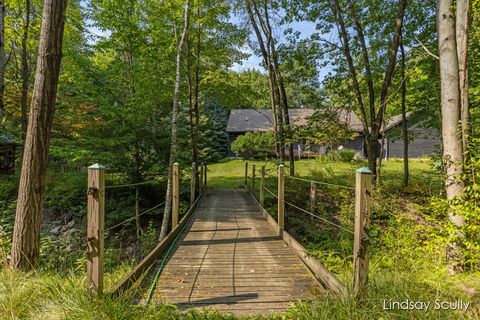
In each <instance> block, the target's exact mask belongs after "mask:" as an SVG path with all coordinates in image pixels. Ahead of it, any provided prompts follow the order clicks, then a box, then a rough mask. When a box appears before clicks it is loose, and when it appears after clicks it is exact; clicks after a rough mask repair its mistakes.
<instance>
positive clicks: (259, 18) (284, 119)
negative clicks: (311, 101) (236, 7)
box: [245, 0, 295, 176]
mask: <svg viewBox="0 0 480 320" xmlns="http://www.w3.org/2000/svg"><path fill="white" fill-rule="evenodd" d="M245 5H246V9H247V13H248V16H249V19H250V23H251V24H252V27H253V29H254V31H255V34H256V36H257V40H258V43H259V46H260V50H261V52H262V56H263V60H264V64H265V65H266V67H267V70H268V74H269V78H270V90H271V99H272V111H273V114H274V119H275V120H276V124H274V127H275V128H277V130H278V137H279V139H278V142H279V153H280V160H281V161H284V159H285V155H284V153H285V144H286V142H288V143H287V144H288V150H289V152H288V155H289V164H290V165H289V168H290V175H291V176H293V175H294V174H295V157H294V154H293V139H292V128H291V127H290V115H289V104H288V98H287V93H286V90H285V84H284V79H283V76H282V72H281V70H280V63H279V56H278V49H277V44H276V39H275V37H274V34H273V29H272V26H271V23H270V14H271V12H270V10H271V9H272V8H271V5H272V4H271V1H268V0H263V1H261V3H260V5H259V4H258V3H257V1H255V0H248V1H245ZM259 26H260V28H259ZM260 30H262V32H263V35H262V33H261V32H260ZM264 37H265V39H264Z"/></svg>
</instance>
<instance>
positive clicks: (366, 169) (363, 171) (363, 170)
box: [356, 167, 372, 174]
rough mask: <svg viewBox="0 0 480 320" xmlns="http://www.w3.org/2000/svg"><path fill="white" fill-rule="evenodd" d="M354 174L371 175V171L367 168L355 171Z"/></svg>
mask: <svg viewBox="0 0 480 320" xmlns="http://www.w3.org/2000/svg"><path fill="white" fill-rule="evenodd" d="M356 172H358V173H361V174H372V171H370V169H368V168H367V167H363V168H360V169H357V171H356Z"/></svg>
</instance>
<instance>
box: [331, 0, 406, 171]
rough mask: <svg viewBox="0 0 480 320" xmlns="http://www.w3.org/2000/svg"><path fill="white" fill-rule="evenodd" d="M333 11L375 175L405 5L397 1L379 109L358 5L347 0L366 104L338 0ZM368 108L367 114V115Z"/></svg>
mask: <svg viewBox="0 0 480 320" xmlns="http://www.w3.org/2000/svg"><path fill="white" fill-rule="evenodd" d="M333 3H334V4H333V6H332V13H333V15H334V16H335V20H336V23H337V26H338V29H339V34H340V37H341V38H342V45H343V53H344V55H345V58H346V60H347V62H348V69H349V71H350V75H351V77H352V79H353V86H354V90H355V94H356V98H357V107H358V108H359V110H360V118H361V120H362V125H363V133H364V136H365V143H366V146H367V155H368V166H369V168H370V170H371V171H372V172H373V174H374V175H376V172H377V152H376V149H377V144H378V139H379V138H380V133H381V130H382V127H383V125H384V117H385V110H386V107H387V101H388V89H389V87H390V85H391V83H392V79H393V75H394V72H395V67H396V61H397V52H398V46H399V43H400V34H401V31H402V25H403V17H404V14H405V8H406V5H407V1H406V0H400V1H399V2H398V12H397V15H396V18H395V25H394V32H393V36H392V40H391V43H390V47H389V49H388V62H387V67H386V70H385V76H384V78H383V81H382V85H381V90H380V100H379V106H378V110H377V108H376V105H375V104H376V102H375V101H376V98H375V86H374V83H373V76H372V72H371V63H370V53H369V51H368V48H367V44H366V39H365V36H364V26H363V23H362V21H361V18H360V15H359V14H358V11H357V10H358V9H357V8H356V7H355V6H354V4H353V2H352V1H349V9H350V11H351V12H352V16H353V20H354V25H355V26H354V29H355V30H356V33H357V39H358V42H359V46H360V48H361V52H362V57H363V65H364V68H365V79H366V81H367V86H368V107H366V106H365V105H364V102H363V97H362V96H363V94H362V90H361V87H360V85H359V80H358V73H359V72H358V71H356V70H355V66H354V62H353V58H352V51H351V46H350V39H349V35H348V33H347V29H346V24H345V20H344V17H343V13H342V8H341V5H340V2H339V0H335V1H333ZM367 111H368V116H367Z"/></svg>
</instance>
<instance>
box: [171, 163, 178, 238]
mask: <svg viewBox="0 0 480 320" xmlns="http://www.w3.org/2000/svg"><path fill="white" fill-rule="evenodd" d="M178 169H179V166H178V163H174V164H173V168H172V230H173V229H175V227H176V226H177V225H178V207H179V204H180V183H179V172H178V171H179V170H178Z"/></svg>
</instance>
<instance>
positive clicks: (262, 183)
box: [260, 166, 265, 208]
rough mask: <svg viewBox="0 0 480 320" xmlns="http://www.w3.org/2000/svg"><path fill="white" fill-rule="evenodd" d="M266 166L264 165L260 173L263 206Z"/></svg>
mask: <svg viewBox="0 0 480 320" xmlns="http://www.w3.org/2000/svg"><path fill="white" fill-rule="evenodd" d="M264 187H265V166H262V171H261V173H260V205H261V206H262V208H263V204H264V203H265V193H264V192H265V190H263V188H264Z"/></svg>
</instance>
